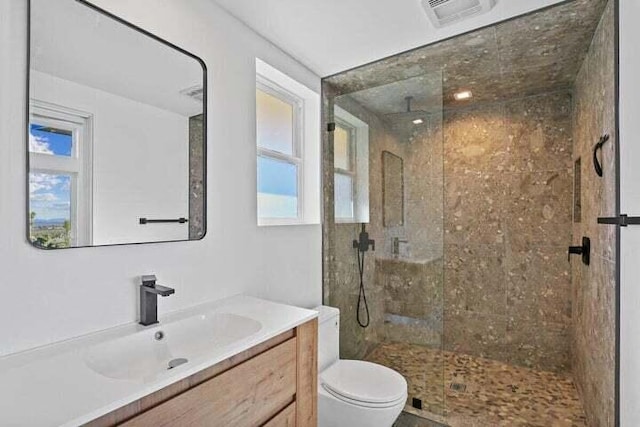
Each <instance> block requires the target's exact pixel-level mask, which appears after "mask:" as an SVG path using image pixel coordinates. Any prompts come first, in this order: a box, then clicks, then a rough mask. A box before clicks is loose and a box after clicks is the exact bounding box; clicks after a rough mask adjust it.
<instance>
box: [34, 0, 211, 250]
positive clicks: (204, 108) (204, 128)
mask: <svg viewBox="0 0 640 427" xmlns="http://www.w3.org/2000/svg"><path fill="white" fill-rule="evenodd" d="M75 1H76V2H78V3H80V4H82V5H84V6H86V7H88V8H90V9H93V10H94V11H96V12H98V13H99V14H101V15H104V16H106V17H107V18H110V19H112V20H114V21H116V22H118V23H120V24H123V25H125V26H127V27H129V28H131V29H133V30H135V31H138V32H139V33H141V34H142V35H145V36H147V37H150V38H151V39H153V40H155V41H157V42H160V43H162V44H164V45H165V46H168V47H170V48H172V49H174V50H176V51H178V52H180V53H182V54H183V55H186V56H188V57H190V58H192V59H195V60H196V61H197V62H198V63H199V64H200V66H201V67H202V121H203V123H202V135H203V144H202V145H203V146H202V157H203V158H202V169H203V176H202V181H203V187H204V191H203V193H202V203H203V204H204V212H203V216H202V227H203V232H202V235H201V236H200V237H199V238H198V239H182V240H159V241H154V242H131V243H114V244H106V245H85V246H70V247H67V248H46V247H42V246H37V245H35V244H34V243H33V242H32V240H31V236H30V227H31V224H30V218H29V191H30V190H29V173H30V170H31V169H30V161H29V125H30V122H31V120H30V102H29V100H30V99H31V98H30V94H31V90H30V89H31V9H32V0H27V40H26V41H27V49H26V54H27V55H26V77H27V78H26V98H25V121H26V123H25V130H26V132H25V150H26V170H25V177H26V178H25V180H26V193H25V194H26V197H25V204H26V205H25V224H26V233H25V235H26V239H27V243H28V244H29V245H30V246H32V247H34V248H36V249H41V250H47V251H49V250H64V249H80V248H99V247H110V246H130V245H150V244H157V243H176V242H191V241H198V240H202V239H204V238H205V237H206V235H207V139H208V138H207V122H208V112H207V104H208V84H207V75H208V73H207V65H206V63H205V62H204V61H203V60H202V58H200V57H199V56H197V55H195V54H193V53H191V52H189V51H187V50H185V49H183V48H181V47H179V46H177V45H175V44H173V43H171V42H169V41H167V40H165V39H163V38H161V37H159V36H157V35H155V34H153V33H151V32H149V31H147V30H145V29H143V28H141V27H139V26H137V25H134V24H132V23H130V22H128V21H126V20H124V19H122V18H120V17H119V16H116V15H114V14H113V13H111V12H108V11H106V10H105V9H102V8H100V7H98V6H96V5H94V4H92V3H90V2H89V1H87V0H75ZM189 158H191V153H189ZM189 211H191V205H190V204H189Z"/></svg>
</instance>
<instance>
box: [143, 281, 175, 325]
mask: <svg viewBox="0 0 640 427" xmlns="http://www.w3.org/2000/svg"><path fill="white" fill-rule="evenodd" d="M157 280H158V279H156V276H155V275H148V276H142V284H141V285H140V322H139V323H140V324H141V325H144V326H148V325H153V324H154V323H158V295H160V296H161V297H168V296H169V295H172V294H174V293H175V292H176V291H175V289H172V288H167V287H166V286H160V285H157V284H156V282H157Z"/></svg>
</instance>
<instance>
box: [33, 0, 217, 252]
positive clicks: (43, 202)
mask: <svg viewBox="0 0 640 427" xmlns="http://www.w3.org/2000/svg"><path fill="white" fill-rule="evenodd" d="M29 53H30V69H29V123H28V155H29V170H28V178H27V179H28V198H27V199H28V210H27V217H28V239H29V241H30V242H31V243H32V244H33V245H34V246H36V247H39V248H46V249H58V248H68V247H82V246H101V245H113V244H129V243H147V242H160V241H180V240H189V239H200V238H202V237H203V236H204V234H205V231H206V223H205V208H206V206H205V194H206V191H205V172H206V165H205V163H206V162H205V160H206V108H205V104H206V102H205V98H206V74H205V73H206V72H205V69H204V64H203V63H202V62H201V61H200V60H199V59H197V58H196V57H194V56H193V55H191V54H189V53H187V52H185V51H182V50H181V49H179V48H176V47H175V46H172V45H170V44H169V43H167V42H164V41H162V40H160V39H157V38H155V37H154V36H151V35H149V34H147V33H144V32H142V31H141V30H138V29H136V28H135V27H133V26H131V25H129V24H127V23H125V22H122V21H120V20H119V19H117V18H115V17H113V16H110V15H108V14H105V13H103V12H102V11H100V10H98V9H95V8H94V7H92V6H90V5H88V4H85V3H84V2H78V1H76V0H54V1H52V0H31V2H30V52H29Z"/></svg>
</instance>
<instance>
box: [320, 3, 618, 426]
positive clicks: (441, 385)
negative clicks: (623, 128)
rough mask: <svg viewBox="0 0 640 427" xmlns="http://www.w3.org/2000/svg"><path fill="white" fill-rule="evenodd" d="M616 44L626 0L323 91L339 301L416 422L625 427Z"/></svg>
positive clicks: (440, 47) (417, 53)
mask: <svg viewBox="0 0 640 427" xmlns="http://www.w3.org/2000/svg"><path fill="white" fill-rule="evenodd" d="M615 43H616V42H615V4H614V0H609V1H607V0H574V1H569V2H563V3H561V4H560V5H558V6H554V7H550V8H546V9H543V10H540V11H537V12H534V13H531V14H528V15H525V16H522V17H518V18H515V19H512V20H509V21H505V22H502V23H499V24H496V25H494V26H491V27H487V28H483V29H480V30H477V31H474V32H471V33H468V34H465V35H462V36H458V37H455V38H452V39H448V40H445V41H443V42H439V43H436V44H433V45H429V46H425V47H422V48H418V49H415V50H412V51H409V52H406V53H403V54H399V55H396V56H393V57H390V58H386V59H383V60H381V61H378V62H375V63H372V64H368V65H365V66H362V67H359V68H356V69H353V70H349V71H346V72H343V73H340V74H337V75H334V76H331V77H328V78H326V79H324V80H323V93H324V112H323V118H324V122H325V123H324V126H325V128H326V129H327V130H328V131H327V132H326V134H325V139H324V145H323V158H324V162H323V164H324V167H323V178H324V186H323V188H324V203H325V210H324V215H325V217H324V236H323V239H324V300H325V301H324V302H325V304H327V305H332V306H336V307H338V308H340V309H341V352H342V357H344V358H356V359H365V360H370V361H374V362H377V363H381V364H384V365H386V366H389V367H392V368H394V369H396V370H397V371H398V372H400V373H401V374H403V375H404V376H405V378H406V379H407V381H408V383H409V399H408V401H407V407H406V411H408V412H413V413H414V414H416V415H419V416H420V417H424V418H425V419H430V420H434V421H438V422H442V423H445V424H447V425H451V426H476V425H478V426H498V425H504V426H525V425H526V426H590V427H591V426H593V427H596V426H597V427H607V426H613V423H614V407H615V405H614V394H615V393H614V387H615V386H614V382H615V380H614V378H615V372H614V371H615V368H614V367H615V304H616V301H615V261H614V260H615V253H614V252H615V232H614V228H613V227H608V228H607V227H602V226H598V225H597V221H596V220H597V217H599V216H614V215H615V191H616V187H615V175H616V171H615V152H614V149H615V140H616V134H615V130H616V121H615V102H616V87H615V75H616V61H615ZM605 135H608V139H607V142H604V143H603V144H601V145H600V147H599V149H600V150H599V152H598V153H597V159H598V162H599V163H600V164H601V169H602V172H603V173H602V176H599V174H598V173H596V170H595V168H594V163H593V157H594V154H593V150H594V147H595V145H596V144H597V143H598V142H599V141H602V140H603V139H605ZM361 223H367V231H368V233H369V235H370V238H371V239H375V241H376V247H375V251H372V252H368V253H367V258H366V259H365V262H364V266H363V267H364V268H363V274H362V279H363V280H362V282H363V286H364V288H365V290H366V296H367V302H368V309H369V314H370V324H369V325H368V327H367V328H363V327H361V326H360V325H359V323H358V321H357V317H358V316H357V312H358V301H359V295H360V294H361V292H360V277H359V269H358V257H357V253H356V251H355V250H354V245H353V240H354V239H358V233H359V232H360V231H361ZM583 237H588V238H589V239H590V242H591V251H590V255H591V257H590V258H591V259H590V263H589V265H585V264H583V263H582V262H581V260H580V257H572V258H571V262H570V263H569V262H567V255H568V248H569V247H570V246H580V245H581V242H582V238H583ZM573 251H574V252H575V251H576V250H575V249H574V250H573ZM361 310H362V304H361ZM360 316H361V317H362V313H361V314H360Z"/></svg>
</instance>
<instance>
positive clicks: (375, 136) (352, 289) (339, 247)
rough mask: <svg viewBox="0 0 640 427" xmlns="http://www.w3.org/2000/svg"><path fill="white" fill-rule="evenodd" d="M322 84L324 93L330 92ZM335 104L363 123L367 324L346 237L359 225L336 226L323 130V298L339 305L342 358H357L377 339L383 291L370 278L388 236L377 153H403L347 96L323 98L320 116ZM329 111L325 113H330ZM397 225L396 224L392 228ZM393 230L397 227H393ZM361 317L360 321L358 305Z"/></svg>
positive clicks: (328, 139) (328, 149) (379, 120)
mask: <svg viewBox="0 0 640 427" xmlns="http://www.w3.org/2000/svg"><path fill="white" fill-rule="evenodd" d="M330 91H331V88H330V86H327V85H325V90H324V93H325V96H326V95H327V94H330V93H331V92H330ZM333 102H335V104H336V105H339V106H340V107H341V108H343V109H345V110H346V111H348V112H350V113H351V114H353V115H354V116H356V117H358V118H359V119H361V120H363V121H364V122H365V123H367V124H368V125H369V158H370V163H369V175H370V176H369V186H370V196H369V204H370V216H371V221H370V223H369V224H367V231H368V232H369V233H370V236H371V238H372V239H375V240H376V251H375V252H373V251H370V252H367V253H366V255H365V263H364V265H365V268H364V282H365V287H366V296H367V301H368V303H369V313H370V316H371V324H370V326H369V327H368V328H366V329H364V328H361V327H360V326H359V325H358V323H357V319H356V312H357V303H358V292H359V277H358V265H357V257H356V252H355V250H354V249H353V246H352V241H353V240H354V239H357V238H358V233H359V232H360V224H341V223H335V221H334V201H333V200H334V199H333V197H334V196H333V149H332V148H333V140H332V138H333V135H332V134H331V133H328V132H327V133H326V134H325V145H324V148H323V150H324V153H323V175H324V206H325V208H324V224H325V226H324V227H323V228H324V245H325V248H324V274H325V280H324V302H325V304H329V305H331V306H334V307H337V308H339V309H340V316H341V321H340V352H341V356H342V357H344V358H361V357H362V356H363V355H364V354H365V353H366V351H367V349H368V346H369V345H370V344H372V343H377V342H378V341H380V340H382V336H383V335H382V334H383V333H384V289H383V288H381V287H380V286H378V284H377V283H376V281H375V257H377V256H379V254H380V253H381V252H384V251H385V247H389V245H385V242H386V241H388V240H389V239H391V237H389V231H388V229H385V228H384V227H383V225H382V152H383V151H385V150H386V151H390V152H392V153H395V154H398V153H399V155H400V156H401V157H404V152H403V150H404V147H403V146H402V145H401V143H400V141H399V140H398V138H397V137H396V136H395V135H394V134H393V133H392V132H390V131H389V129H388V124H387V123H385V122H384V121H383V120H382V118H380V117H379V116H378V115H376V114H374V113H372V112H371V111H369V110H367V109H366V108H364V107H363V106H362V105H361V104H359V103H358V102H356V101H355V100H354V99H353V98H352V97H350V96H348V95H346V96H340V97H337V98H331V97H330V96H329V97H327V98H326V99H325V112H326V113H325V117H330V114H332V112H331V111H332V110H333V106H332V103H333ZM330 110H331V111H330ZM396 228H401V227H396ZM395 231H397V230H395ZM361 318H362V319H363V320H364V319H366V316H365V311H364V309H361Z"/></svg>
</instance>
